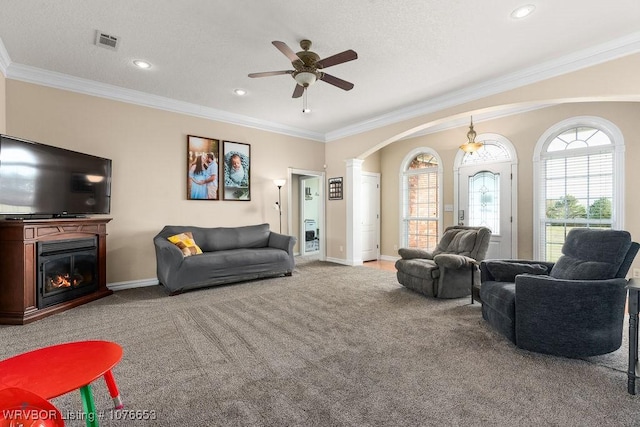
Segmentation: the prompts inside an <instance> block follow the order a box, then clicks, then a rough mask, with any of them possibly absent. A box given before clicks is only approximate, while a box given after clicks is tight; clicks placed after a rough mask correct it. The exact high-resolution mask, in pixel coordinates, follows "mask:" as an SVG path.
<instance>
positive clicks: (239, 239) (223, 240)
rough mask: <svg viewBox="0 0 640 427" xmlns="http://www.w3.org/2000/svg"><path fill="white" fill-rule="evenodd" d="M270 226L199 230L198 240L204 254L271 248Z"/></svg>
mask: <svg viewBox="0 0 640 427" xmlns="http://www.w3.org/2000/svg"><path fill="white" fill-rule="evenodd" d="M269 234H270V231H269V224H260V225H247V226H244V227H215V228H202V229H199V230H198V234H196V239H197V241H198V244H199V245H200V247H201V248H202V250H203V251H204V252H213V251H226V250H229V249H241V248H243V249H246V248H265V247H267V246H269Z"/></svg>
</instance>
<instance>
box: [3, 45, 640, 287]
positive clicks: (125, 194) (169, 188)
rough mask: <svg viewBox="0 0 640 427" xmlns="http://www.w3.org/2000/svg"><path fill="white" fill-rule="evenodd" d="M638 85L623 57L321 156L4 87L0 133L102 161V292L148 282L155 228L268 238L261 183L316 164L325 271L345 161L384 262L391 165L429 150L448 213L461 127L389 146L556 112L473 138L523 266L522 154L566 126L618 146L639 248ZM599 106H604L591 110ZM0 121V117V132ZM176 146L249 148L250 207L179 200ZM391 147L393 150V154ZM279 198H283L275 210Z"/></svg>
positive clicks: (115, 107)
mask: <svg viewBox="0 0 640 427" xmlns="http://www.w3.org/2000/svg"><path fill="white" fill-rule="evenodd" d="M639 74H640V54H636V55H630V56H627V57H623V58H620V59H618V60H615V61H610V62H608V63H604V64H600V65H597V66H594V67H590V68H587V69H584V70H580V71H577V72H574V73H570V74H567V75H564V76H560V77H555V78H551V79H548V80H544V81H540V82H538V83H534V84H531V85H528V86H524V87H521V88H517V89H513V90H509V91H507V92H503V93H499V94H496V95H490V96H487V97H485V98H481V99H478V100H476V101H471V102H468V103H465V104H460V105H456V106H452V107H446V108H444V107H443V108H442V109H440V110H439V111H433V112H430V113H428V114H424V115H421V116H418V117H413V118H410V119H407V120H404V121H401V122H398V123H394V124H391V125H388V126H384V127H381V128H378V129H375V130H371V131H366V132H362V133H359V134H357V135H353V136H349V137H345V138H341V139H339V140H335V141H331V142H329V143H327V144H322V143H319V142H313V141H309V140H305V139H301V138H295V137H289V136H283V135H279V134H274V133H269V132H265V131H260V130H256V129H252V128H247V127H242V126H237V125H231V124H226V123H219V122H214V121H211V120H206V119H201V118H194V117H190V116H186V115H181V114H176V113H170V112H166V111H160V110H154V109H151V108H145V107H140V106H135V105H131V104H126V103H121V102H115V101H110V100H106V99H101V98H96V97H91V96H86V95H80V94H76V93H71V92H66V91H61V90H56V89H51V88H46V87H42V86H37V85H32V84H28V83H23V82H18V81H14V80H11V79H7V80H6V81H5V86H6V94H5V100H6V124H5V128H6V133H8V134H12V135H15V136H19V137H23V138H27V139H33V140H36V141H40V142H44V143H48V144H52V145H58V146H63V147H66V148H71V149H75V150H78V151H83V152H88V153H91V154H95V155H99V156H104V157H108V158H112V159H113V160H114V182H113V206H112V214H111V215H110V216H111V217H113V221H112V222H111V223H110V226H109V240H108V248H109V265H108V280H109V282H110V283H114V282H120V281H129V280H139V279H148V278H152V277H154V276H155V258H154V256H153V253H152V252H153V246H152V244H151V238H152V237H153V235H154V234H155V233H157V231H158V230H159V229H160V228H162V226H163V225H165V224H192V225H203V226H210V225H220V226H233V225H241V224H250V223H258V222H269V223H270V224H271V226H272V228H275V227H277V224H278V216H277V211H275V210H274V209H273V208H272V205H273V202H274V201H275V200H277V199H276V198H277V189H276V188H275V186H274V185H273V182H272V180H273V179H275V178H283V177H286V174H287V167H292V168H296V169H302V170H323V165H324V164H326V169H325V171H326V178H327V179H328V178H332V177H344V178H345V198H343V199H342V200H330V201H327V204H326V206H327V208H326V225H327V230H326V238H327V240H326V249H327V253H326V254H327V258H328V259H330V260H331V259H335V260H344V259H346V253H347V249H348V248H347V244H348V241H347V235H346V234H347V233H346V232H347V221H348V218H347V203H348V200H347V197H346V195H347V194H348V186H349V185H351V184H350V183H349V182H348V180H347V179H346V178H347V177H346V164H347V163H346V161H347V160H349V159H355V158H360V159H364V163H363V165H362V170H363V171H369V172H380V173H381V174H382V177H381V179H382V185H381V187H382V205H383V214H382V218H381V233H382V234H381V236H382V241H381V244H382V246H381V251H382V254H383V255H388V256H394V255H395V253H394V251H393V249H392V248H393V245H394V244H398V230H399V224H398V221H399V219H398V213H397V200H398V199H397V194H394V193H397V191H398V190H397V189H398V184H397V179H398V167H399V166H398V161H399V160H398V157H400V159H401V157H402V154H403V153H406V151H403V149H404V150H406V148H404V147H405V146H406V144H411V143H418V144H429V146H431V147H433V148H434V149H436V150H438V152H439V154H440V155H441V156H442V159H443V162H444V163H445V169H444V172H445V177H444V203H447V204H450V203H452V198H453V188H452V183H453V176H452V173H453V171H452V168H453V158H454V156H455V153H456V150H457V146H458V145H459V144H460V143H461V141H464V140H465V134H466V130H467V129H466V127H461V128H458V129H453V130H450V131H446V132H441V133H439V134H436V135H430V136H426V137H421V138H419V139H416V138H414V139H410V140H406V141H404V140H403V141H399V140H400V139H401V138H403V137H407V136H410V135H411V134H414V133H415V132H417V131H420V130H423V129H428V128H430V127H433V126H437V125H439V124H443V123H444V124H446V123H448V122H450V121H451V120H454V119H466V118H468V116H469V114H471V113H473V114H479V113H482V112H489V111H493V112H496V111H502V110H505V109H509V108H511V107H513V106H514V105H516V106H519V107H525V106H528V107H532V106H536V105H538V106H539V105H541V104H551V105H556V106H555V107H550V108H545V109H543V110H537V111H532V112H530V113H523V114H519V115H515V116H508V117H504V118H501V119H496V120H492V121H488V122H483V123H479V126H478V127H477V129H476V130H477V131H478V132H495V133H501V134H503V135H504V136H506V137H508V138H509V139H510V140H511V141H512V142H513V143H514V144H515V146H516V148H517V150H518V156H519V160H520V163H519V177H520V183H519V193H520V194H521V195H520V200H519V203H518V220H519V227H518V231H519V242H520V243H519V247H518V251H519V256H522V257H527V256H529V255H531V254H532V246H531V241H532V238H531V235H532V225H531V222H532V213H531V211H532V200H531V199H530V197H523V196H522V193H525V194H527V193H530V191H531V188H532V182H531V176H532V165H531V159H532V152H533V151H532V150H533V146H534V145H535V142H536V141H537V138H538V137H539V136H540V135H541V133H542V132H544V130H545V129H547V128H548V127H549V126H551V125H553V124H554V123H556V122H558V121H560V120H562V119H564V118H566V117H570V116H572V115H582V114H594V115H601V116H603V117H605V118H608V119H609V120H611V121H612V122H614V123H616V124H617V125H618V126H619V127H620V128H621V130H622V131H623V133H624V135H625V137H626V145H627V173H626V182H627V190H626V196H627V207H626V216H627V223H626V227H625V228H627V229H629V230H630V231H631V232H632V233H633V234H634V238H636V239H637V240H638V239H640V237H639V236H640V223H639V222H637V221H636V220H635V218H634V213H635V212H636V211H637V209H636V207H637V206H636V205H637V204H638V203H640V202H637V201H636V200H637V199H639V198H638V197H635V195H634V194H633V191H632V189H633V188H634V184H633V183H635V182H638V179H637V178H638V177H637V176H636V174H635V170H634V169H638V168H634V164H633V159H636V158H639V159H640V153H637V152H636V151H637V149H636V148H635V147H636V145H637V141H635V140H634V138H633V135H634V134H635V129H633V126H632V125H633V124H634V119H635V120H637V117H638V110H637V108H638V107H637V105H638V104H636V103H638V102H640V79H637V78H636V76H637V75H639ZM3 80H4V79H3ZM0 100H2V98H1V94H0ZM602 100H606V101H610V103H609V104H604V103H598V102H595V101H602ZM622 101H624V102H622ZM2 116H3V115H2V114H0V120H2V118H1V117H2ZM0 123H1V122H0ZM187 134H194V135H199V136H205V137H211V138H219V139H221V140H223V139H228V140H232V141H237V142H243V143H248V144H251V150H252V151H251V155H252V159H253V160H252V161H253V164H252V186H253V187H252V200H251V201H250V202H226V201H218V202H212V201H187V200H186V194H185V193H186V185H185V182H184V178H185V164H184V163H183V162H182V159H183V158H184V155H185V151H186V135H187ZM389 144H392V145H389ZM394 146H395V147H402V148H400V150H399V151H397V152H396V151H395V149H394V148H393V147H394ZM630 159H631V160H630ZM287 185H291V183H288V184H287ZM287 194H288V192H287V191H284V189H283V205H284V206H286V197H287ZM293 194H297V193H296V192H294V193H293ZM389 201H391V203H389ZM292 206H295V204H293V205H292ZM394 206H395V207H394ZM296 223H297V222H295V221H294V224H296ZM444 223H445V224H452V223H453V217H452V214H451V213H446V214H445V216H444ZM286 224H287V222H286V221H283V231H284V232H288V231H287V230H286ZM291 231H292V232H293V231H294V230H291ZM390 248H391V249H390Z"/></svg>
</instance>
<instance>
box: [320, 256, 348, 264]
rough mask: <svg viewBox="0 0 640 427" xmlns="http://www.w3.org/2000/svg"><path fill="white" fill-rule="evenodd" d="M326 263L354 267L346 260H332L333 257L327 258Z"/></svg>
mask: <svg viewBox="0 0 640 427" xmlns="http://www.w3.org/2000/svg"><path fill="white" fill-rule="evenodd" d="M325 261H328V262H333V263H336V264H342V265H348V266H353V264H350V263H349V261H348V260H346V259H344V258H331V257H327V258H326V259H325Z"/></svg>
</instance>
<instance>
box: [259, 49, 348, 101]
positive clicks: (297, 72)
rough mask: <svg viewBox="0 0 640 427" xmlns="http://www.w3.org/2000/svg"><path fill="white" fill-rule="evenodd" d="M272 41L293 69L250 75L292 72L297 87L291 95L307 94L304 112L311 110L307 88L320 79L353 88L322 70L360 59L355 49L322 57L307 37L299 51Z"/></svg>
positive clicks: (262, 75)
mask: <svg viewBox="0 0 640 427" xmlns="http://www.w3.org/2000/svg"><path fill="white" fill-rule="evenodd" d="M271 43H272V44H273V45H274V46H275V47H276V48H277V49H278V50H279V51H280V52H282V53H283V54H284V55H285V56H286V57H287V58H289V60H290V61H291V65H292V66H293V70H283V71H266V72H262V73H251V74H249V77H251V78H256V77H270V76H278V75H282V74H290V75H291V76H292V77H293V79H294V80H295V81H296V87H295V88H294V90H293V95H292V96H291V97H292V98H300V97H301V96H302V95H303V94H304V95H305V97H304V99H303V109H302V112H303V113H308V112H310V111H311V110H310V109H308V108H307V102H306V92H307V88H308V87H309V86H311V85H312V84H314V83H315V82H316V81H318V80H322V81H323V82H325V83H329V84H330V85H333V86H336V87H338V88H340V89H342V90H351V89H353V87H354V85H353V83H350V82H348V81H346V80H342V79H339V78H338V77H334V76H332V75H330V74H327V73H325V72H323V71H320V70H322V69H324V68H328V67H332V66H334V65H338V64H342V63H345V62H348V61H353V60H354V59H358V54H357V53H356V52H355V51H353V50H351V49H349V50H345V51H344V52H341V53H338V54H336V55H333V56H329V57H327V58H324V59H320V56H319V55H318V54H317V53H315V52H312V51H310V50H309V49H310V48H311V41H309V40H306V39H305V40H302V41H300V47H301V48H302V50H301V51H300V52H298V53H295V52H294V51H293V50H291V48H290V47H289V46H287V44H286V43H284V42H281V41H277V40H276V41H273V42H271Z"/></svg>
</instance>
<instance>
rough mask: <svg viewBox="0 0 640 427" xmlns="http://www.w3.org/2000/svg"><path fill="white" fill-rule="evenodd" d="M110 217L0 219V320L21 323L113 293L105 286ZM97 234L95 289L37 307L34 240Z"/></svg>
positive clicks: (61, 238) (13, 323)
mask: <svg viewBox="0 0 640 427" xmlns="http://www.w3.org/2000/svg"><path fill="white" fill-rule="evenodd" d="M109 221H111V218H54V219H15V220H14V219H10V220H9V219H7V220H0V275H1V277H2V278H1V279H0V324H5V325H24V324H26V323H30V322H33V321H35V320H38V319H41V318H43V317H46V316H50V315H52V314H55V313H59V312H61V311H64V310H68V309H70V308H73V307H76V306H78V305H81V304H85V303H88V302H90V301H94V300H96V299H99V298H102V297H105V296H107V295H110V294H112V293H113V291H111V290H109V289H108V288H107V264H106V259H107V245H106V243H107V242H106V237H107V223H108V222H109ZM94 236H95V237H96V238H97V241H98V260H97V262H98V266H97V270H98V289H97V290H96V291H95V292H92V293H90V294H87V295H82V296H80V297H78V298H75V299H73V300H70V301H64V302H61V303H59V304H55V305H52V306H49V307H45V308H42V309H38V306H37V302H36V293H37V289H36V288H37V272H36V269H37V265H36V263H37V260H36V244H37V242H41V241H52V240H67V239H76V238H87V237H94Z"/></svg>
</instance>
